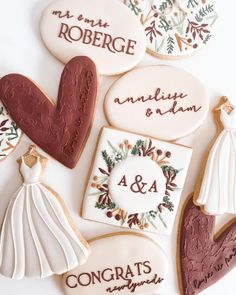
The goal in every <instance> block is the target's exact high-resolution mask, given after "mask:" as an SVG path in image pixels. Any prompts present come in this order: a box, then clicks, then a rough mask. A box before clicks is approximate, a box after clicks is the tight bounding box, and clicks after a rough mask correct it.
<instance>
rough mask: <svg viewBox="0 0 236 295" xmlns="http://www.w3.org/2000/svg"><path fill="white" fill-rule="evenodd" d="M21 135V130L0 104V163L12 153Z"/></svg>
mask: <svg viewBox="0 0 236 295" xmlns="http://www.w3.org/2000/svg"><path fill="white" fill-rule="evenodd" d="M21 134H22V132H21V130H20V129H19V128H18V127H17V126H16V123H15V122H13V121H12V119H11V117H10V116H9V115H8V113H7V111H6V110H5V108H4V106H3V104H2V103H1V102H0V161H1V160H4V159H5V158H6V157H7V156H9V154H10V153H11V152H13V150H14V149H15V147H16V146H17V144H18V143H19V141H20V138H21Z"/></svg>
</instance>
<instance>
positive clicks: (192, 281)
mask: <svg viewBox="0 0 236 295" xmlns="http://www.w3.org/2000/svg"><path fill="white" fill-rule="evenodd" d="M214 228H215V217H214V216H209V215H206V214H205V213H203V212H202V211H201V210H200V208H199V207H197V206H195V205H194V203H193V196H191V198H190V200H189V201H188V203H187V204H186V206H185V208H184V211H183V217H182V221H181V222H180V232H179V265H180V271H179V273H180V280H181V294H183V295H196V294H199V293H200V292H202V291H203V290H205V289H207V288H209V287H210V286H211V285H213V284H215V283H217V282H218V281H219V280H220V279H221V278H223V277H224V276H225V275H226V274H227V273H228V272H229V271H231V270H232V269H233V268H234V267H235V266H236V240H235V236H236V223H235V221H234V222H231V224H230V225H229V226H227V227H226V228H225V229H224V230H221V233H220V235H219V234H218V235H216V233H215V230H214ZM209 294H210V293H209Z"/></svg>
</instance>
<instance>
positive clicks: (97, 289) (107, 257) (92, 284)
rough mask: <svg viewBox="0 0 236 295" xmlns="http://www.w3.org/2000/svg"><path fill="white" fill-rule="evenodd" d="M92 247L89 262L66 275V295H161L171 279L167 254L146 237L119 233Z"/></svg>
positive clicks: (97, 240) (96, 240)
mask: <svg viewBox="0 0 236 295" xmlns="http://www.w3.org/2000/svg"><path fill="white" fill-rule="evenodd" d="M90 246H91V250H92V253H91V255H90V257H89V259H88V260H87V262H86V263H85V264H84V265H83V266H80V267H77V268H75V269H74V270H72V271H70V272H68V273H66V274H65V275H64V276H63V288H64V290H65V294H66V295H91V294H94V295H95V294H96V295H105V294H113V295H129V294H156V292H158V294H159V292H160V291H162V290H163V289H164V287H165V285H166V283H167V282H168V261H167V257H166V255H165V253H164V252H163V250H162V249H161V248H160V247H159V246H158V245H157V244H155V243H154V242H153V241H152V240H150V239H149V238H146V237H145V236H142V235H136V234H128V233H118V234H114V235H107V236H102V237H99V238H97V239H94V240H92V241H91V242H90Z"/></svg>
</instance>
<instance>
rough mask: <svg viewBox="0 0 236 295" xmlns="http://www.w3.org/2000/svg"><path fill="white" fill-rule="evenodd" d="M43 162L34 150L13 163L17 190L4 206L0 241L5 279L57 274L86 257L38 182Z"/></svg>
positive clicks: (58, 202)
mask: <svg viewBox="0 0 236 295" xmlns="http://www.w3.org/2000/svg"><path fill="white" fill-rule="evenodd" d="M46 161H47V159H46V158H44V157H43V156H41V155H40V154H39V153H37V152H36V150H35V147H34V146H31V147H30V148H29V151H28V152H27V153H26V154H25V155H24V156H22V157H21V159H20V160H19V165H20V173H21V175H22V177H23V184H22V185H21V186H20V188H19V189H18V190H17V191H16V193H15V194H14V195H13V197H12V199H11V201H10V203H9V205H8V208H7V210H6V213H5V217H4V221H3V224H2V229H1V238H0V274H2V275H4V276H6V277H9V278H13V279H22V278H24V277H33V278H44V277H48V276H51V275H53V274H62V273H65V272H67V271H69V270H71V269H73V268H75V267H77V266H78V265H81V264H83V263H85V261H86V260H87V258H88V255H89V246H88V244H87V243H86V241H85V240H84V239H83V238H82V236H81V234H80V233H79V231H78V229H77V228H76V226H75V225H74V224H73V223H72V220H71V218H70V216H69V213H68V212H67V209H66V207H65V204H64V202H63V200H62V199H61V198H60V197H59V195H58V194H56V193H55V192H54V191H53V190H52V189H51V188H49V187H47V186H46V185H44V184H43V183H42V182H41V180H40V177H41V174H42V172H43V168H44V166H45V164H46Z"/></svg>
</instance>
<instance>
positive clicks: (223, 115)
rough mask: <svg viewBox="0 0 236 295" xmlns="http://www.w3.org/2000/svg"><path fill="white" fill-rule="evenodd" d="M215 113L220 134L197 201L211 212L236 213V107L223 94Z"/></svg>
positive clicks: (210, 157)
mask: <svg viewBox="0 0 236 295" xmlns="http://www.w3.org/2000/svg"><path fill="white" fill-rule="evenodd" d="M215 115H216V119H217V124H218V127H219V130H220V133H219V135H218V137H217V139H216V141H215V142H214V144H213V146H212V148H211V150H210V152H209V155H208V159H207V162H206V164H205V168H204V175H203V177H202V180H201V184H200V185H199V187H197V190H196V192H195V200H196V203H197V204H199V205H202V206H203V208H204V211H205V212H206V213H208V214H212V215H220V214H224V213H231V214H236V194H235V188H236V179H235V174H236V146H235V140H236V109H235V106H233V105H232V104H231V103H230V102H229V100H228V99H227V98H225V97H223V98H222V103H221V104H220V106H219V107H217V108H216V109H215Z"/></svg>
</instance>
